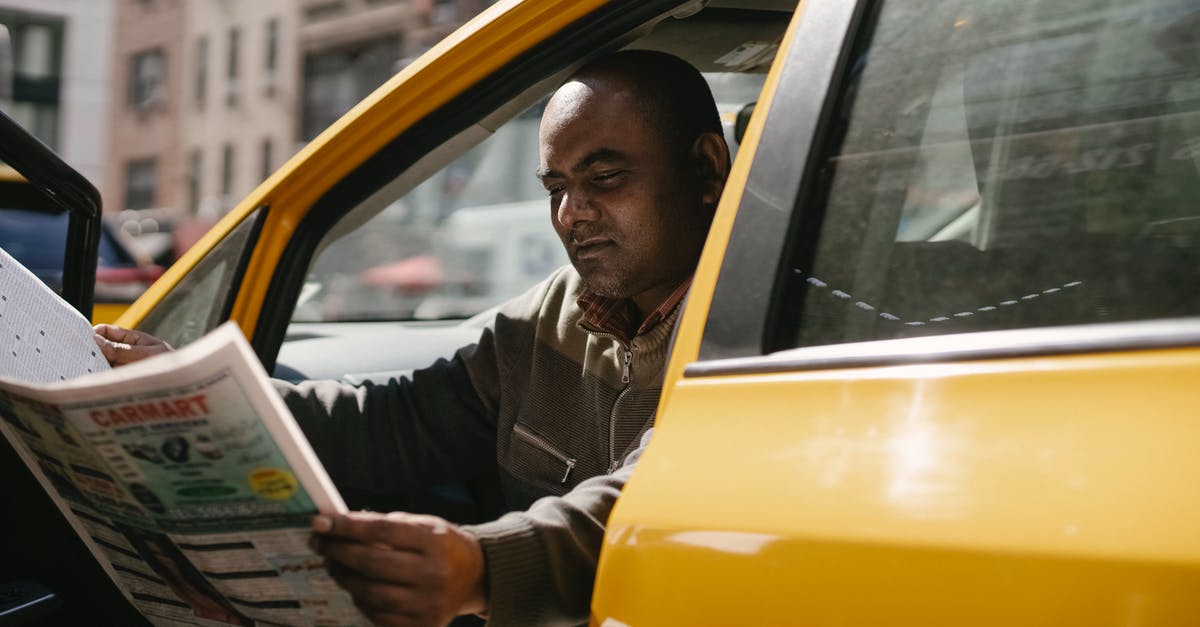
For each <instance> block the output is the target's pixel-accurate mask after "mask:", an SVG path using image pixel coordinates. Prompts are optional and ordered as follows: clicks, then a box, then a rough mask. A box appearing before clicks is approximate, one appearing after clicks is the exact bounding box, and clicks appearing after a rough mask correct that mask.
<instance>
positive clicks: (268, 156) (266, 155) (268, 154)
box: [262, 137, 275, 181]
mask: <svg viewBox="0 0 1200 627" xmlns="http://www.w3.org/2000/svg"><path fill="white" fill-rule="evenodd" d="M273 152H274V146H273V145H272V144H271V139H270V138H269V137H268V138H267V139H264V140H263V142H262V180H264V181H265V180H267V177H269V176H271V173H272V172H274V171H275V168H273V167H271V162H272V161H273V160H274V158H275V157H274V155H273V154H272V153H273Z"/></svg>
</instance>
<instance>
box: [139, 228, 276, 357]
mask: <svg viewBox="0 0 1200 627" xmlns="http://www.w3.org/2000/svg"><path fill="white" fill-rule="evenodd" d="M265 216H266V209H265V208H260V209H258V210H256V211H254V212H253V213H251V214H250V215H248V216H247V217H246V219H245V220H243V221H242V223H241V224H239V225H237V226H236V227H234V228H233V230H232V231H231V232H230V233H229V235H227V236H226V237H225V239H223V240H221V242H220V243H219V244H217V245H216V246H214V247H213V248H212V250H210V251H209V252H208V254H207V255H205V257H204V258H203V259H201V260H200V262H199V263H197V264H196V266H195V267H194V268H193V269H192V271H191V272H188V273H187V274H186V275H184V277H183V279H182V280H180V281H179V283H177V284H176V285H175V286H174V287H172V288H171V290H170V291H169V292H167V295H166V296H164V297H163V299H162V302H161V303H159V305H158V306H157V307H155V308H154V309H152V310H151V311H150V313H149V314H147V315H146V317H145V318H144V319H142V322H141V323H140V324H139V325H138V329H140V330H142V331H146V332H147V333H150V334H152V335H156V336H158V337H160V338H162V339H164V340H166V341H167V343H168V344H170V345H171V346H174V347H176V348H178V347H180V346H184V345H187V344H190V343H191V342H192V341H194V340H197V339H199V338H200V337H201V336H202V335H204V334H205V333H207V332H209V331H211V330H212V329H213V328H215V327H216V326H217V325H218V324H219V323H221V322H222V321H223V320H225V319H226V318H228V316H229V310H230V308H232V307H233V298H234V297H235V296H236V294H237V285H238V284H239V283H240V282H241V274H242V272H243V271H244V270H245V266H246V262H247V261H248V260H249V256H250V253H251V252H253V250H254V247H253V244H254V242H255V241H256V240H257V233H258V229H259V227H260V225H261V221H262V219H263V218H264V217H265Z"/></svg>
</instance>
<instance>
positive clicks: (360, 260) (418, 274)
mask: <svg viewBox="0 0 1200 627" xmlns="http://www.w3.org/2000/svg"><path fill="white" fill-rule="evenodd" d="M706 77H707V78H708V79H709V83H710V85H711V86H712V88H713V92H714V96H715V97H716V98H717V101H718V104H719V107H720V112H721V116H722V120H723V121H724V123H725V127H726V137H727V138H728V140H729V141H730V146H731V148H736V142H735V132H734V128H735V122H736V117H737V114H738V112H739V111H741V110H742V108H744V107H745V106H746V105H747V104H749V103H751V102H753V101H754V99H755V98H756V97H757V94H758V92H759V90H760V89H761V87H762V83H763V80H764V78H765V75H763V74H739V73H732V72H729V73H713V74H708V75H706ZM544 107H545V100H542V101H541V102H539V103H538V104H536V105H534V106H532V107H530V108H529V109H527V110H525V111H524V112H522V113H521V114H519V115H518V116H516V117H515V118H513V119H512V120H510V121H508V122H507V123H505V124H503V125H501V126H500V127H499V128H498V129H497V130H496V131H495V132H494V133H493V134H492V135H491V136H490V137H488V138H487V139H486V140H484V141H483V142H480V143H479V144H477V145H475V146H474V147H473V148H471V149H470V150H467V151H466V152H465V153H463V154H462V155H460V156H459V157H458V158H456V159H454V160H452V161H451V162H450V163H449V165H447V166H446V167H444V168H442V169H441V170H440V171H438V172H436V173H435V174H434V175H433V176H431V177H429V178H427V179H426V180H424V182H422V183H420V184H419V185H417V186H416V187H415V188H413V189H411V190H410V191H408V192H407V193H406V194H404V195H402V196H400V197H398V198H397V199H395V200H394V201H392V202H391V203H389V204H388V205H387V206H386V207H385V208H384V209H383V210H382V211H381V212H379V213H378V214H377V215H376V216H374V217H373V218H371V219H370V220H369V221H367V222H366V223H364V224H363V225H362V226H360V227H358V228H357V229H355V230H353V231H351V232H350V233H348V234H347V235H345V236H343V237H341V238H340V239H338V240H337V241H335V242H333V243H331V244H330V245H328V246H327V247H326V248H325V249H324V250H323V251H322V252H321V253H320V255H319V256H318V257H317V259H316V261H315V262H314V263H313V265H312V267H311V269H310V270H309V272H308V275H307V276H306V279H305V285H304V287H303V289H302V290H301V294H300V298H299V301H298V303H297V306H296V309H295V310H294V312H293V316H292V320H293V321H294V322H334V321H350V320H414V319H416V320H436V319H447V318H467V317H470V316H472V315H474V314H477V313H479V312H481V311H484V310H486V309H488V308H490V307H492V306H494V305H496V304H499V303H501V302H503V301H505V300H507V299H509V298H511V297H513V296H516V295H518V294H520V293H521V292H523V291H525V290H526V289H528V288H529V287H530V286H531V285H533V284H535V283H536V282H538V281H540V280H542V279H544V278H545V277H546V276H547V275H548V274H549V273H550V272H551V271H553V270H554V269H555V268H557V267H559V266H561V265H563V264H565V263H567V256H566V252H565V251H564V250H563V247H562V244H561V243H560V242H559V240H558V236H557V235H556V234H555V233H554V229H553V228H552V227H551V224H550V213H549V202H548V200H547V199H546V192H545V190H544V189H543V188H542V185H541V184H540V182H539V181H538V179H537V178H536V177H535V176H534V172H535V171H536V169H537V164H538V122H539V120H540V118H541V114H542V111H543V109H544ZM352 213H353V212H352Z"/></svg>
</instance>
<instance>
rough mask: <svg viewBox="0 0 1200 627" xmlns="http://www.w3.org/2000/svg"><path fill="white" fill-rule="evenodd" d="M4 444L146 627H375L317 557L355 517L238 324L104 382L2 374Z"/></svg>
mask: <svg viewBox="0 0 1200 627" xmlns="http://www.w3.org/2000/svg"><path fill="white" fill-rule="evenodd" d="M7 287H11V286H6V288H7ZM0 291H2V290H0ZM10 295H11V293H10ZM51 295H52V296H53V294H52V293H51ZM55 298H57V297H56V296H55ZM60 302H61V301H60ZM62 306H63V307H66V305H65V304H63V305H62ZM0 313H3V312H0ZM6 317H7V315H6ZM80 320H83V318H82V316H80ZM83 324H85V325H87V327H88V329H89V330H90V325H88V324H87V322H86V320H83ZM46 331H47V333H48V334H49V333H52V332H55V330H54V329H46ZM60 337H61V335H60ZM87 341H88V342H91V341H92V339H91V336H90V334H89V335H88V336H87ZM93 346H94V343H93ZM80 348H81V346H76V347H74V349H73V350H75V351H77V350H79V349H80ZM10 352H11V351H10ZM85 352H86V351H85ZM5 361H6V362H10V361H11V360H5ZM10 365H11V364H10ZM85 369H86V368H85ZM97 370H98V368H97ZM54 372H57V370H54ZM64 379H65V377H64ZM0 432H2V433H3V435H4V437H5V438H7V439H8V441H9V442H10V443H11V444H12V446H13V448H14V449H15V450H16V451H17V452H18V454H19V455H20V457H21V458H22V460H23V461H24V462H25V465H26V466H27V467H28V468H29V470H30V472H32V473H33V474H34V475H35V476H36V477H37V478H38V480H39V482H40V483H41V484H42V486H43V488H45V489H46V491H47V492H48V493H49V494H50V495H51V497H52V498H53V500H54V501H55V503H56V504H57V505H58V507H59V509H60V510H61V511H62V512H63V514H64V516H66V518H67V519H68V521H69V522H70V523H71V525H72V526H73V527H74V528H75V530H76V532H77V533H78V534H79V535H80V537H81V538H83V540H84V542H85V543H86V544H87V545H88V547H89V548H90V549H91V551H92V553H93V554H94V555H95V557H96V558H97V560H98V561H99V562H100V564H101V566H102V567H103V568H104V569H105V571H106V572H107V573H108V575H109V576H110V577H111V578H112V579H113V581H114V582H116V584H117V587H118V588H119V589H120V590H121V591H122V592H123V593H124V594H125V596H126V598H127V599H128V600H129V601H130V602H131V603H133V604H134V606H135V607H136V608H137V609H138V610H139V611H141V612H142V613H143V614H144V615H145V616H146V617H147V619H148V620H150V622H152V623H154V624H161V625H178V624H197V625H229V624H232V625H354V624H366V622H367V621H366V620H365V619H364V618H363V617H362V616H361V614H359V613H358V611H357V610H356V609H355V607H354V606H353V603H352V601H351V599H350V597H349V595H348V594H346V593H345V592H344V591H342V590H341V589H340V588H338V587H337V585H336V584H335V583H334V581H333V580H332V579H331V578H330V577H329V575H328V573H327V572H326V570H325V568H324V566H323V562H322V559H321V558H320V557H319V556H318V555H317V554H316V553H314V552H313V551H312V550H311V549H310V548H309V546H308V542H309V538H310V532H309V525H310V520H311V517H312V516H313V515H314V514H315V513H317V512H319V511H324V512H342V511H345V505H344V503H343V502H342V499H341V497H340V496H339V495H338V493H337V491H336V490H335V489H334V487H333V484H332V483H331V481H330V480H329V478H328V476H327V475H326V473H325V471H324V469H323V468H322V467H321V465H320V463H319V462H318V460H317V458H316V455H315V454H314V453H313V452H312V449H311V447H310V446H309V444H308V441H307V440H306V439H305V438H304V436H303V434H302V433H301V431H300V429H299V427H298V426H297V425H296V423H295V421H294V420H293V418H292V416H291V415H290V414H289V413H288V411H287V408H286V406H285V405H284V404H283V401H282V400H281V399H280V398H279V396H278V394H276V393H275V391H274V389H273V388H272V387H271V385H270V382H269V380H268V379H267V375H266V372H265V371H264V370H263V368H262V366H261V364H260V363H259V362H258V360H257V358H256V357H255V355H254V353H253V352H252V351H251V349H250V347H249V346H248V344H247V343H246V341H245V339H244V338H243V337H242V335H241V331H240V330H239V329H238V328H237V327H236V326H235V325H233V324H232V323H227V324H226V325H224V326H222V327H220V328H218V329H217V330H215V331H213V332H212V333H210V334H209V335H207V336H206V337H204V338H202V339H200V340H198V341H196V342H195V343H193V344H191V345H189V346H187V347H184V348H183V349H180V350H178V351H175V352H173V353H169V354H165V355H160V356H157V357H155V358H152V359H147V360H144V361H142V362H138V363H136V364H132V365H129V366H124V367H122V368H117V369H112V370H108V371H106V372H96V373H94V374H84V375H83V376H79V377H76V378H71V379H66V380H62V381H59V382H55V383H48V384H33V383H29V382H28V381H18V380H17V379H15V378H13V377H11V376H8V375H7V374H6V375H5V376H2V377H0Z"/></svg>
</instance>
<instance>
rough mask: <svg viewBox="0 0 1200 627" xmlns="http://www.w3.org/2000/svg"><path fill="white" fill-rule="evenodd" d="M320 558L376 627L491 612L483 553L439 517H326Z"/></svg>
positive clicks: (317, 526)
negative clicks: (487, 596)
mask: <svg viewBox="0 0 1200 627" xmlns="http://www.w3.org/2000/svg"><path fill="white" fill-rule="evenodd" d="M313 531H314V532H315V536H314V538H315V540H316V545H317V551H318V552H319V553H320V554H321V555H322V556H324V557H325V559H326V560H327V562H328V564H329V573H330V574H331V575H332V576H333V578H334V579H335V580H336V581H337V582H338V584H339V585H341V586H342V587H343V588H345V589H346V590H347V591H348V592H349V593H350V596H352V597H354V602H355V604H357V605H358V607H359V609H360V610H362V612H363V614H365V615H366V616H367V618H369V619H371V621H372V622H374V623H375V624H377V625H406V626H407V625H439V626H440V625H445V624H446V623H448V622H450V621H451V620H452V619H453V618H454V617H455V616H458V615H460V614H472V613H476V614H477V613H482V612H484V611H486V609H487V601H486V599H485V597H484V591H483V548H482V547H480V545H479V541H478V540H477V539H476V538H475V537H474V536H472V535H471V534H469V533H467V532H465V531H463V530H462V529H459V528H458V527H457V526H455V525H453V524H451V523H449V522H447V521H445V520H443V519H441V518H438V517H436V516H421V515H417V514H407V513H403V512H393V513H390V514H377V513H373V512H353V513H350V514H345V515H339V514H321V515H319V516H317V517H315V518H314V519H313Z"/></svg>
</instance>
